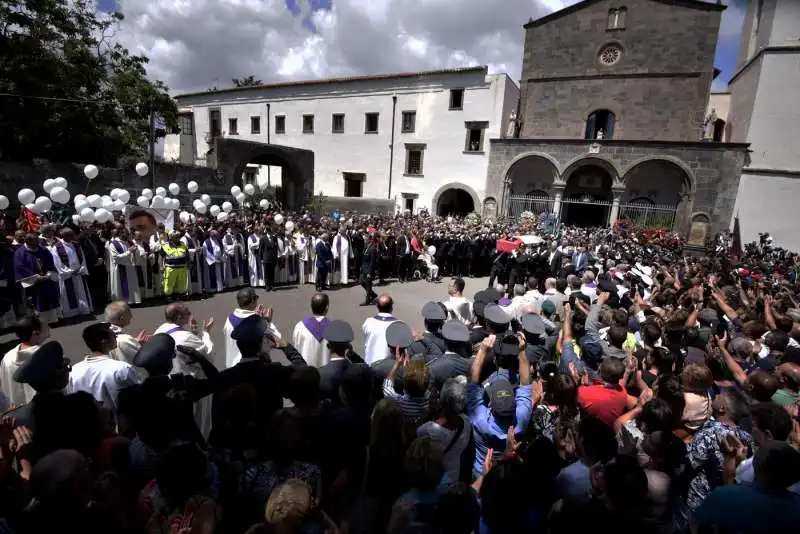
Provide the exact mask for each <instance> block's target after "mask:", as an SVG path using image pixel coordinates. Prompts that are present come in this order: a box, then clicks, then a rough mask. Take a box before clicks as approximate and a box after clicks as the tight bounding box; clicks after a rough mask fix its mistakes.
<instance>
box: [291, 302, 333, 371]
mask: <svg viewBox="0 0 800 534" xmlns="http://www.w3.org/2000/svg"><path fill="white" fill-rule="evenodd" d="M329 306H330V300H329V299H328V295H326V294H325V293H315V294H314V296H313V297H311V315H309V316H308V317H306V318H305V319H303V320H302V321H300V322H299V323H297V324H296V325H295V327H294V332H293V333H292V345H294V347H295V348H296V349H297V350H298V352H300V354H301V355H302V356H303V359H304V360H305V361H306V363H307V364H308V365H310V366H312V367H318V368H319V367H322V366H323V365H325V364H326V363H328V362H329V361H330V359H331V351H330V350H329V349H328V344H327V342H326V341H325V339H324V335H325V328H327V326H328V325H329V324H330V323H331V320H330V319H328V317H327V315H328V308H329Z"/></svg>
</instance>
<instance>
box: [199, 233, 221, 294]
mask: <svg viewBox="0 0 800 534" xmlns="http://www.w3.org/2000/svg"><path fill="white" fill-rule="evenodd" d="M209 244H210V246H211V250H209V249H208V248H209ZM203 255H204V257H205V260H206V261H205V264H204V266H203V267H204V269H205V280H206V283H207V284H208V287H207V288H206V289H207V290H208V291H211V292H212V293H217V292H219V291H222V290H224V289H225V256H224V253H223V251H222V247H221V246H220V244H219V243H218V242H217V241H215V240H214V239H211V238H208V239H206V240H205V242H204V243H203Z"/></svg>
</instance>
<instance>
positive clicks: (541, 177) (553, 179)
mask: <svg viewBox="0 0 800 534" xmlns="http://www.w3.org/2000/svg"><path fill="white" fill-rule="evenodd" d="M526 172H527V173H528V174H526ZM560 175H561V167H560V164H559V162H558V161H557V160H556V159H555V158H554V157H553V156H551V155H550V154H546V153H544V152H536V151H531V152H525V153H523V154H520V155H519V156H517V157H515V158H514V159H512V160H511V161H510V162H509V163H508V164H507V165H506V166H505V169H503V179H504V184H505V186H506V188H507V189H508V194H509V195H524V194H525V193H526V192H527V191H529V190H531V189H543V190H549V189H550V188H551V186H552V185H553V184H556V183H558V181H559V178H560Z"/></svg>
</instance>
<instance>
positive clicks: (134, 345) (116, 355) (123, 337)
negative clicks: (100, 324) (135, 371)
mask: <svg viewBox="0 0 800 534" xmlns="http://www.w3.org/2000/svg"><path fill="white" fill-rule="evenodd" d="M110 326H111V331H112V332H114V334H115V335H116V336H117V348H116V349H114V350H112V351H111V352H109V353H108V355H109V356H110V357H111V358H113V359H115V360H119V361H121V362H125V363H129V364H131V365H133V358H134V357H136V353H137V352H139V349H140V348H142V344H141V343H139V342H138V341H137V340H136V338H135V337H133V336H132V335H130V334H129V333H127V332H126V331H125V330H124V329H122V328H120V327H119V326H117V325H113V324H112V325H110Z"/></svg>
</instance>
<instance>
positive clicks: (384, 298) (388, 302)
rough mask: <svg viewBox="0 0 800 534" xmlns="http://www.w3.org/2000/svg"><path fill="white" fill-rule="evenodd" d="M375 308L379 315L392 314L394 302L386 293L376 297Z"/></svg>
mask: <svg viewBox="0 0 800 534" xmlns="http://www.w3.org/2000/svg"><path fill="white" fill-rule="evenodd" d="M377 306H378V311H379V312H380V313H392V309H393V308H394V301H393V300H392V297H391V296H390V295H389V294H388V293H382V294H380V295H378V300H377Z"/></svg>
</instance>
